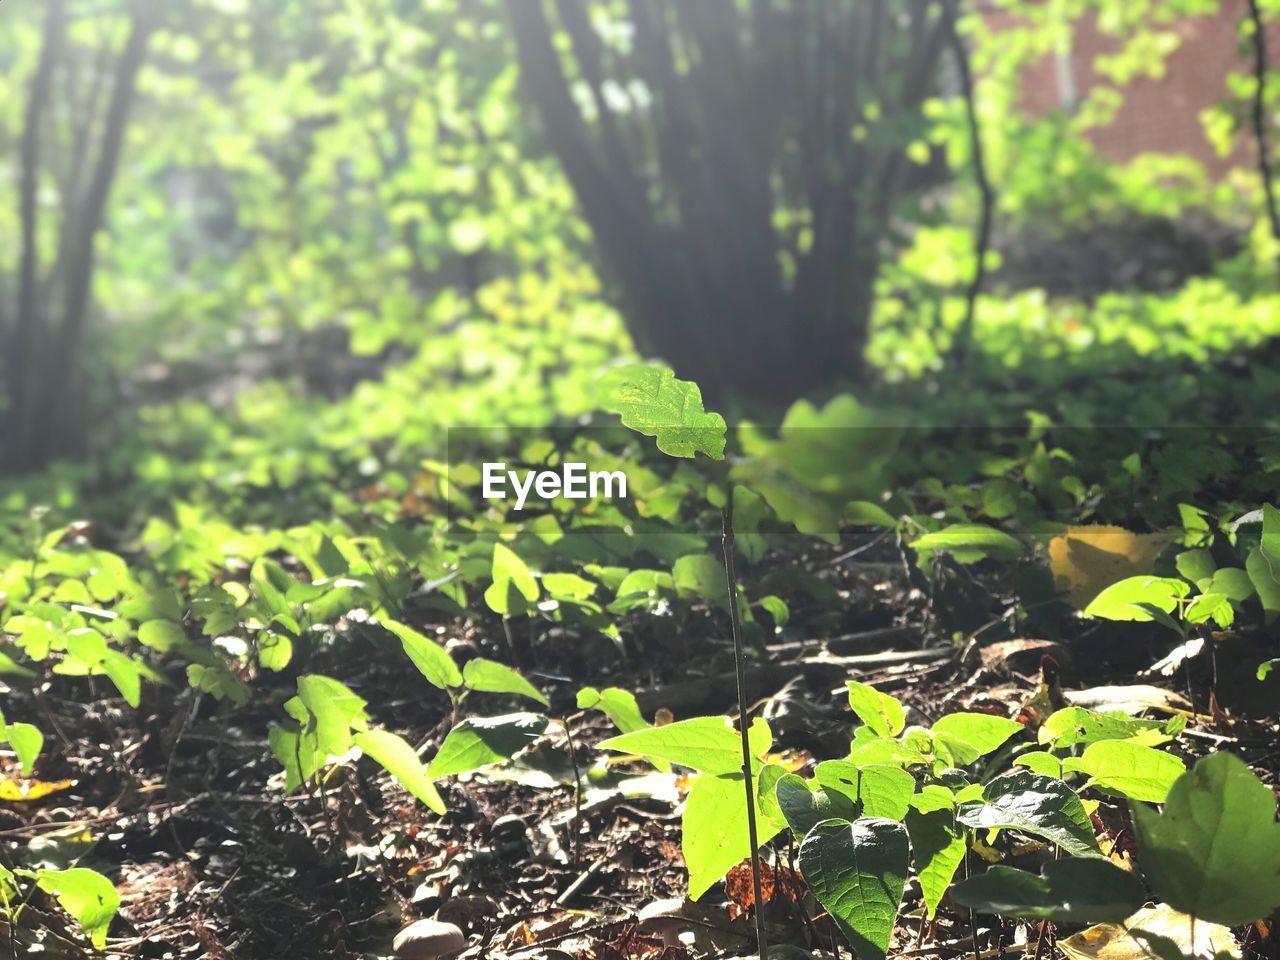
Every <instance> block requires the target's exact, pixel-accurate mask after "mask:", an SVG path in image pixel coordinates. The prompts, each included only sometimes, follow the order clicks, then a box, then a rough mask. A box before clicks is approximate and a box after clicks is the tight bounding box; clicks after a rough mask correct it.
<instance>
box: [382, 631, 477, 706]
mask: <svg viewBox="0 0 1280 960" xmlns="http://www.w3.org/2000/svg"><path fill="white" fill-rule="evenodd" d="M382 625H383V626H384V627H386V628H387V629H388V630H390V631H391V632H392V633H394V634H395V635H396V636H397V637H399V638H400V645H401V646H403V647H404V652H405V653H406V654H408V656H409V659H410V660H412V661H413V665H414V666H415V667H417V668H418V672H419V673H421V674H422V675H423V676H424V677H426V678H427V682H428V683H430V684H432V685H433V686H437V687H439V688H440V689H441V690H447V689H448V688H449V687H460V686H462V672H461V671H460V670H459V669H458V665H457V664H456V663H454V662H453V657H451V656H449V652H448V651H447V650H445V648H444V647H442V646H441V645H440V644H438V643H436V642H435V641H434V640H428V639H427V638H426V637H424V636H423V635H422V634H420V633H419V632H418V631H417V630H414V629H413V628H412V627H410V626H408V625H407V624H403V623H399V622H398V621H396V620H383V621H382Z"/></svg>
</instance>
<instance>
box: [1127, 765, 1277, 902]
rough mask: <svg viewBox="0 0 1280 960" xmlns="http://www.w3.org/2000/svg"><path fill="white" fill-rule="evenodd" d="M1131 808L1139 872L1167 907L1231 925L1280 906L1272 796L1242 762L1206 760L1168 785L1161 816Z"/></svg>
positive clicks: (1275, 828)
mask: <svg viewBox="0 0 1280 960" xmlns="http://www.w3.org/2000/svg"><path fill="white" fill-rule="evenodd" d="M1132 806H1133V819H1134V826H1135V828H1136V832H1137V835H1138V848H1139V851H1140V853H1141V863H1142V869H1143V874H1144V875H1145V876H1146V878H1147V882H1148V883H1150V884H1151V887H1152V889H1153V890H1154V891H1155V893H1156V895H1157V896H1158V897H1159V898H1160V899H1161V900H1163V901H1164V902H1165V903H1168V904H1169V905H1170V906H1173V907H1176V908H1177V909H1179V910H1182V911H1184V912H1186V913H1189V914H1192V915H1193V916H1196V917H1199V918H1201V919H1203V920H1211V921H1213V922H1215V923H1221V924H1225V925H1226V926H1229V927H1234V926H1238V925H1239V924H1242V923H1248V922H1249V921H1251V920H1256V919H1258V918H1259V917H1265V916H1266V915H1267V914H1269V913H1270V912H1271V911H1272V910H1273V909H1274V908H1275V907H1276V906H1277V905H1280V824H1278V823H1276V798H1275V794H1274V793H1272V792H1271V788H1270V787H1268V786H1266V784H1264V783H1263V782H1262V781H1261V780H1259V779H1258V778H1257V776H1255V775H1254V773H1253V772H1252V771H1251V770H1250V769H1249V768H1248V767H1247V766H1245V764H1244V762H1243V761H1241V760H1239V759H1238V758H1236V757H1234V756H1232V755H1231V754H1229V753H1215V754H1212V755H1210V756H1208V757H1205V758H1204V759H1203V760H1201V761H1199V762H1198V763H1197V764H1196V765H1195V767H1194V768H1192V769H1191V770H1190V771H1189V772H1187V773H1184V774H1183V775H1182V776H1180V777H1179V778H1178V779H1177V781H1175V782H1174V784H1173V788H1172V789H1171V790H1170V791H1169V795H1168V797H1167V798H1166V800H1165V805H1164V811H1163V812H1162V813H1160V812H1157V811H1155V810H1153V809H1152V808H1151V807H1147V806H1143V805H1142V804H1137V803H1135V804H1133V805H1132Z"/></svg>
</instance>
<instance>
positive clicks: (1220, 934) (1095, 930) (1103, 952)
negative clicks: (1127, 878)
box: [1058, 903, 1240, 960]
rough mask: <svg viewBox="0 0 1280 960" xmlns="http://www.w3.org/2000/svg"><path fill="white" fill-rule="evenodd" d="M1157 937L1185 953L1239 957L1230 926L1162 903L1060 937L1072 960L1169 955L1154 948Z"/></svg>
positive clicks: (1139, 959)
mask: <svg viewBox="0 0 1280 960" xmlns="http://www.w3.org/2000/svg"><path fill="white" fill-rule="evenodd" d="M1193 929H1194V930H1195V944H1194V949H1193V945H1192V942H1191V931H1192V930H1193ZM1155 938H1162V939H1163V941H1168V942H1171V943H1173V944H1175V945H1176V946H1177V948H1178V950H1180V951H1181V952H1182V954H1183V955H1184V956H1195V957H1217V956H1220V955H1222V954H1226V955H1227V956H1230V957H1239V956H1240V947H1239V946H1238V945H1237V944H1236V939H1235V937H1234V936H1233V935H1232V933H1231V931H1230V930H1229V929H1228V928H1226V927H1224V926H1222V925H1220V924H1217V923H1209V922H1207V921H1205V920H1193V919H1192V918H1191V917H1190V916H1188V915H1187V914H1185V913H1180V912H1179V911H1177V910H1175V909H1173V907H1170V906H1168V905H1167V904H1163V903H1161V904H1157V905H1156V906H1154V907H1144V908H1143V909H1141V910H1139V911H1138V912H1137V913H1135V914H1133V916H1131V917H1129V918H1128V919H1127V920H1125V921H1124V922H1123V923H1100V924H1097V925H1096V926H1092V927H1089V928H1088V929H1087V930H1081V931H1080V932H1079V933H1077V934H1074V935H1073V936H1070V937H1068V938H1067V939H1065V940H1059V941H1058V946H1059V947H1061V948H1062V952H1063V953H1065V954H1066V955H1067V957H1068V958H1070V960H1152V958H1153V957H1158V956H1166V955H1167V954H1166V953H1165V952H1163V951H1158V950H1156V949H1154V948H1153V946H1152V944H1151V941H1152V940H1153V939H1155Z"/></svg>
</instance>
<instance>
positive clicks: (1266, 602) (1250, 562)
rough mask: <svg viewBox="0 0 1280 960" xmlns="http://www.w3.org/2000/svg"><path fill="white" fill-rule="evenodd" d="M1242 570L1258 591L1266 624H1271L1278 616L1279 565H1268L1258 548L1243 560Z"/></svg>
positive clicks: (1279, 606) (1279, 610)
mask: <svg viewBox="0 0 1280 960" xmlns="http://www.w3.org/2000/svg"><path fill="white" fill-rule="evenodd" d="M1244 568H1245V570H1246V571H1247V572H1248V574H1249V580H1250V581H1251V582H1252V583H1253V586H1254V589H1256V590H1257V591H1258V599H1259V600H1260V601H1262V609H1263V611H1264V613H1265V614H1266V621H1267V623H1269V624H1270V623H1272V622H1274V620H1275V619H1276V617H1277V616H1280V579H1277V577H1278V576H1280V563H1277V564H1274V565H1273V564H1272V563H1270V562H1269V561H1268V560H1267V558H1266V556H1265V555H1263V553H1262V551H1261V550H1260V549H1259V548H1258V547H1254V548H1253V549H1252V550H1250V551H1249V555H1248V557H1246V558H1245V562H1244Z"/></svg>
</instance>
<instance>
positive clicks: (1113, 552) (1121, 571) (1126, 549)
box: [1049, 526, 1173, 610]
mask: <svg viewBox="0 0 1280 960" xmlns="http://www.w3.org/2000/svg"><path fill="white" fill-rule="evenodd" d="M1172 542H1173V538H1172V536H1171V535H1169V534H1167V533H1130V532H1129V531H1128V530H1126V529H1124V527H1108V526H1087V527H1068V528H1067V532H1066V533H1064V534H1063V535H1062V536H1060V537H1054V538H1053V539H1052V540H1051V541H1049V569H1050V570H1052V571H1053V585H1054V587H1055V588H1056V589H1057V591H1058V592H1059V593H1062V594H1065V595H1066V598H1067V601H1068V602H1069V603H1070V604H1071V605H1072V606H1073V607H1075V608H1076V609H1077V610H1083V609H1084V608H1085V607H1087V606H1088V605H1089V602H1090V601H1091V600H1092V599H1093V598H1094V597H1096V596H1097V595H1098V594H1100V593H1101V592H1102V591H1103V590H1104V589H1106V588H1107V587H1109V586H1111V584H1113V583H1118V582H1119V581H1121V580H1124V579H1125V578H1126V577H1136V576H1140V575H1141V574H1144V573H1151V572H1152V571H1153V569H1154V565H1155V559H1156V556H1157V555H1158V554H1159V553H1160V551H1161V550H1163V549H1164V548H1165V547H1167V546H1168V545H1169V544H1170V543H1172Z"/></svg>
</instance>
